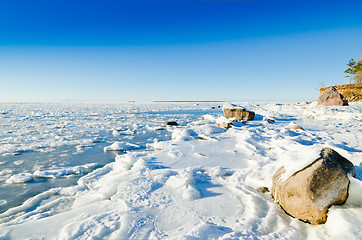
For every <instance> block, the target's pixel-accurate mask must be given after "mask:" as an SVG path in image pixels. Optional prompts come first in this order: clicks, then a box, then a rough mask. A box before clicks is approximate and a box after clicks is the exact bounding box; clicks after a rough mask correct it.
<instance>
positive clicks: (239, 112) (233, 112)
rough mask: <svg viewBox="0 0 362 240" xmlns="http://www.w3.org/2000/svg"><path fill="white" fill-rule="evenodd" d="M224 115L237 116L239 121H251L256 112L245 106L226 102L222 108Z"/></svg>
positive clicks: (228, 116)
mask: <svg viewBox="0 0 362 240" xmlns="http://www.w3.org/2000/svg"><path fill="white" fill-rule="evenodd" d="M222 110H223V112H224V116H225V117H227V118H234V117H235V118H236V119H237V121H241V120H244V121H251V120H254V117H255V113H254V112H252V111H247V110H246V109H245V108H243V107H240V106H236V105H233V104H230V103H226V104H224V106H223V108H222Z"/></svg>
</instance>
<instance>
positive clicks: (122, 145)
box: [103, 142, 140, 152]
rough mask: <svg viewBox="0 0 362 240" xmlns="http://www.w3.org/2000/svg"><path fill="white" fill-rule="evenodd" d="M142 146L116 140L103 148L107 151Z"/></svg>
mask: <svg viewBox="0 0 362 240" xmlns="http://www.w3.org/2000/svg"><path fill="white" fill-rule="evenodd" d="M139 147H140V146H138V145H136V144H133V143H128V142H114V143H113V144H112V145H110V146H107V147H104V148H103V150H104V151H105V152H106V151H125V150H130V149H134V148H139Z"/></svg>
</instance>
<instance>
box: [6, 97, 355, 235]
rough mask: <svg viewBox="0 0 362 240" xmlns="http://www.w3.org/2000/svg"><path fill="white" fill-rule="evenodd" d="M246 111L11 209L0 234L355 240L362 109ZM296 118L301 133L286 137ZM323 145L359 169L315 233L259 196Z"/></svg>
mask: <svg viewBox="0 0 362 240" xmlns="http://www.w3.org/2000/svg"><path fill="white" fill-rule="evenodd" d="M162 106H164V107H165V108H167V107H170V105H168V104H164V105H162ZM187 106H188V107H189V109H192V108H194V109H195V108H196V109H197V108H200V106H192V105H187ZM205 106H207V107H209V105H205ZM153 107H154V106H153ZM247 107H248V108H249V109H252V110H253V111H255V112H256V113H257V114H258V118H257V119H256V121H252V122H246V123H243V124H242V123H240V124H237V125H236V126H235V127H233V128H231V129H228V130H226V129H223V128H219V127H216V126H215V122H216V121H217V117H216V118H215V117H213V116H208V117H206V119H207V120H202V121H199V120H197V121H192V122H186V121H185V122H183V124H182V125H181V126H180V127H168V128H167V130H166V131H167V132H170V134H171V138H172V139H171V140H167V141H158V140H154V141H153V142H151V143H149V144H148V145H147V146H148V149H154V150H147V151H145V150H137V151H129V152H127V153H126V154H123V155H118V156H117V157H116V158H115V161H114V162H111V163H109V164H107V165H105V166H104V167H102V168H99V169H96V170H94V171H93V172H91V173H89V174H87V175H85V176H83V177H81V178H80V179H79V180H78V183H77V185H76V186H71V187H63V188H55V189H50V190H49V191H46V192H43V193H41V194H39V195H37V196H35V197H33V198H31V199H29V200H28V201H26V202H25V203H24V204H23V205H21V206H19V207H16V208H12V209H9V210H8V211H6V212H5V213H2V214H0V222H1V223H0V226H1V229H0V236H1V237H2V238H5V239H26V238H34V239H41V238H42V237H44V238H45V239H75V238H76V239H90V238H103V239H165V238H166V239H194V238H196V239H235V238H237V239H246V238H250V239H275V238H281V239H306V238H308V239H331V238H334V239H341V238H345V239H360V238H361V237H362V232H361V230H360V225H361V224H362V217H361V216H362V195H361V194H360V193H361V192H362V184H361V180H362V164H361V162H362V149H361V147H360V142H361V141H362V128H361V126H362V103H355V104H351V106H350V107H348V108H345V107H335V108H331V107H322V106H315V105H313V104H312V105H308V104H262V105H260V104H250V105H248V106H247ZM139 108H144V109H146V108H151V106H149V105H148V106H141V107H139ZM172 108H174V106H172ZM205 108H206V107H205ZM158 109H159V107H158ZM133 110H134V109H133ZM136 110H137V109H136ZM89 115H90V114H89ZM200 117H201V116H200ZM263 117H272V118H273V119H275V123H269V122H267V121H262V119H263ZM163 119H164V118H162V120H163ZM181 121H182V120H181ZM292 121H293V122H297V123H298V124H299V125H302V126H303V128H304V129H305V130H304V131H302V130H288V129H287V126H288V124H290V122H292ZM138 123H140V122H138ZM142 124H145V123H142ZM107 127H112V126H107ZM106 129H107V128H104V131H106ZM154 131H157V130H156V129H155V130H154ZM324 147H331V148H333V149H335V150H336V151H338V152H339V153H340V154H341V155H343V156H344V157H346V158H347V159H349V160H350V161H351V162H353V164H354V165H355V167H356V170H357V179H352V180H351V186H350V197H349V198H348V200H347V203H346V204H345V205H343V206H334V207H332V208H331V209H330V211H329V213H328V220H327V223H326V224H325V225H322V226H312V225H309V224H306V223H303V222H300V221H298V220H296V219H294V218H292V217H290V216H288V215H286V214H285V212H284V211H283V210H282V209H281V208H280V207H279V205H278V204H276V203H275V202H274V201H273V199H272V198H271V196H270V194H269V193H266V194H265V193H260V192H258V191H257V190H256V189H257V188H259V187H268V188H270V187H271V178H272V176H273V174H274V173H275V171H276V169H278V168H279V167H280V166H281V165H287V166H288V168H287V169H288V170H289V172H288V171H287V173H286V176H285V177H287V175H288V174H292V173H293V171H295V170H297V169H299V168H301V167H303V166H305V165H307V164H309V163H310V162H311V161H313V160H314V159H316V158H317V157H318V153H319V151H320V150H321V149H322V148H324ZM57 173H58V172H53V173H49V174H48V176H50V175H52V174H53V175H54V174H57ZM336 226H338V227H336ZM342 229H343V230H342Z"/></svg>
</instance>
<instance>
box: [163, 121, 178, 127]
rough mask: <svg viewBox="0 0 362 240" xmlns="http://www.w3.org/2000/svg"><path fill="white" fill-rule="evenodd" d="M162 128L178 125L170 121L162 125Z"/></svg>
mask: <svg viewBox="0 0 362 240" xmlns="http://www.w3.org/2000/svg"><path fill="white" fill-rule="evenodd" d="M163 126H164V127H166V126H178V123H177V122H175V121H171V122H166V123H165V124H163Z"/></svg>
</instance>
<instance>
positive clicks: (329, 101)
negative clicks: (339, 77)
mask: <svg viewBox="0 0 362 240" xmlns="http://www.w3.org/2000/svg"><path fill="white" fill-rule="evenodd" d="M318 104H319V105H325V106H334V105H337V106H348V101H347V100H346V99H345V98H344V97H343V95H342V94H341V93H339V92H338V91H337V89H336V88H335V87H328V88H327V89H326V90H325V91H324V92H321V93H320V95H319V98H318Z"/></svg>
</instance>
